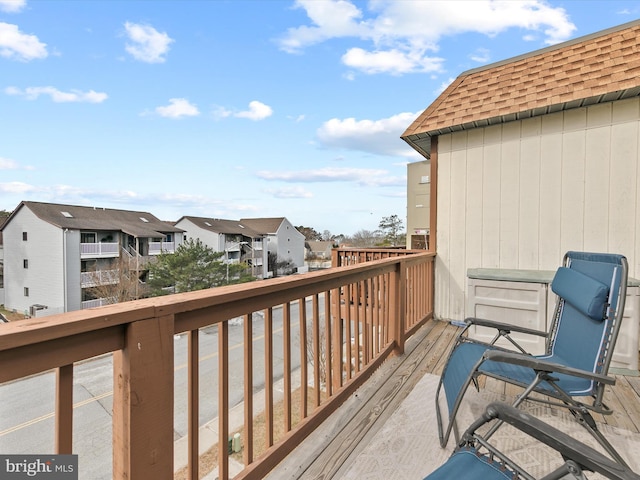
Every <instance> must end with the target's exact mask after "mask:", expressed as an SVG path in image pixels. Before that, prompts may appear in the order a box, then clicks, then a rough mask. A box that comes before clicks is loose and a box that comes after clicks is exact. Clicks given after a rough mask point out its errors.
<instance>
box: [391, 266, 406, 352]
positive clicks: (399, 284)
mask: <svg viewBox="0 0 640 480" xmlns="http://www.w3.org/2000/svg"><path fill="white" fill-rule="evenodd" d="M406 301H407V266H406V263H405V262H403V261H400V262H398V263H397V264H396V270H395V272H394V273H393V274H392V275H391V305H390V307H391V308H390V312H391V314H392V318H391V335H392V336H393V338H392V340H393V341H394V343H395V347H394V349H393V352H394V353H395V354H396V355H402V354H404V340H405V334H404V332H405V323H406V313H407V308H406Z"/></svg>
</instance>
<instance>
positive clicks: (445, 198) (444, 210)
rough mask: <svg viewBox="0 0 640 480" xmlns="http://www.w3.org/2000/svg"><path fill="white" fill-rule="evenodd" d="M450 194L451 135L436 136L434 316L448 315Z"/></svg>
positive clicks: (446, 316)
mask: <svg viewBox="0 0 640 480" xmlns="http://www.w3.org/2000/svg"><path fill="white" fill-rule="evenodd" d="M450 195H451V135H442V136H441V137H438V197H437V202H438V220H437V221H438V226H437V229H436V235H437V236H438V238H437V244H438V255H436V270H435V284H436V288H435V292H436V293H435V298H434V316H435V317H436V318H444V319H448V318H450V316H449V258H450V254H449V225H450V218H451V212H450V208H451V207H450V205H451V201H450Z"/></svg>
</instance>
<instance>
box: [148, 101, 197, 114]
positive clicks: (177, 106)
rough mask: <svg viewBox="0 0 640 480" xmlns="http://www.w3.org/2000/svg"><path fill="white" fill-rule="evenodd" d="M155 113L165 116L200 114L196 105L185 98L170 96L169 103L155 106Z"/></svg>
mask: <svg viewBox="0 0 640 480" xmlns="http://www.w3.org/2000/svg"><path fill="white" fill-rule="evenodd" d="M155 111H156V113H157V114H158V115H160V116H161V117H165V118H182V117H197V116H198V115H200V111H199V110H198V107H197V106H195V105H194V104H192V103H190V102H189V100H187V99H186V98H170V99H169V105H167V106H164V107H156V110H155Z"/></svg>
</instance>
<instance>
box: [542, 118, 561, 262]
mask: <svg viewBox="0 0 640 480" xmlns="http://www.w3.org/2000/svg"><path fill="white" fill-rule="evenodd" d="M540 150H541V158H540V192H541V195H540V212H541V215H540V233H539V235H540V246H539V249H540V262H539V263H540V264H539V268H542V269H555V268H557V266H558V264H559V262H560V261H561V260H562V255H564V252H561V250H560V221H561V220H560V202H561V198H562V113H555V114H552V115H547V116H544V117H543V118H542V138H541V142H540Z"/></svg>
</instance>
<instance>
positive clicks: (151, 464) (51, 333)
mask: <svg viewBox="0 0 640 480" xmlns="http://www.w3.org/2000/svg"><path fill="white" fill-rule="evenodd" d="M432 286H433V255H432V254H429V253H419V254H410V255H408V254H405V255H401V256H393V257H391V258H386V259H381V260H375V261H367V262H365V263H360V264H355V265H349V266H345V267H340V268H332V269H329V270H325V271H320V272H312V273H308V274H304V275H296V276H292V277H284V278H276V279H271V280H267V281H260V282H254V283H250V284H244V285H232V286H226V287H219V288H216V289H211V290H203V291H198V292H190V293H183V294H176V295H168V296H165V297H157V298H152V299H146V300H138V301H133V302H127V303H121V304H116V305H109V306H104V307H100V308H96V309H91V310H82V311H76V312H70V313H67V314H63V315H56V316H52V317H47V318H45V319H32V320H24V321H19V322H12V323H10V324H6V325H0V365H2V368H1V369H0V383H2V382H8V381H12V380H16V379H22V378H25V377H27V376H30V375H33V374H37V373H40V372H45V371H48V370H51V369H55V371H56V379H57V380H56V389H55V397H56V398H55V400H56V401H55V405H56V406H55V427H54V428H55V452H54V453H74V452H73V451H72V450H73V449H72V445H73V436H72V432H73V422H74V412H73V405H74V401H73V383H74V382H73V380H74V363H76V362H80V361H82V360H85V359H89V358H92V357H96V356H99V355H102V354H107V353H112V354H113V384H114V385H113V417H112V418H113V420H112V422H113V424H112V431H113V433H112V442H113V450H112V457H113V461H112V464H113V472H112V476H113V478H118V479H120V478H127V479H148V478H154V479H170V478H173V476H174V461H173V458H174V456H173V453H174V399H175V393H174V388H175V386H174V369H175V360H174V335H176V334H183V333H184V334H186V335H187V337H188V352H187V364H188V366H187V369H188V398H187V404H188V405H187V411H188V435H187V438H188V442H187V443H188V467H187V468H188V472H187V478H190V479H196V478H199V475H200V472H199V461H198V459H199V454H198V452H199V447H200V445H199V435H198V431H199V428H200V422H199V416H200V405H199V402H200V394H199V393H200V390H201V389H200V378H201V376H200V373H199V364H200V361H201V356H202V355H205V354H207V353H208V352H201V351H200V350H201V349H200V346H201V342H200V341H199V335H200V331H201V329H202V328H204V327H209V329H210V326H214V328H215V329H216V330H217V337H218V348H217V378H218V388H217V391H218V394H217V396H218V398H217V407H218V408H217V411H218V412H219V413H218V443H217V445H218V447H217V450H218V452H217V463H218V468H219V471H218V475H219V478H220V479H227V478H229V475H230V474H229V453H228V442H227V440H228V439H229V437H230V434H231V433H233V432H231V431H230V423H229V411H230V407H231V405H230V402H229V392H230V389H231V388H232V387H231V386H230V375H229V371H230V346H229V324H230V320H233V319H235V318H237V317H241V318H243V320H244V321H243V340H244V341H243V343H242V348H243V350H244V355H243V356H244V360H243V367H242V369H241V370H240V371H243V374H242V377H243V381H242V383H243V386H242V388H243V389H244V392H243V397H244V398H243V408H244V422H243V425H242V444H243V449H242V450H243V452H242V455H243V457H242V462H243V463H244V465H245V468H244V470H242V472H241V473H239V474H238V475H237V476H236V477H235V478H239V479H258V478H262V477H263V476H264V475H265V474H266V473H267V472H268V471H270V470H271V469H272V468H273V467H274V466H275V465H277V463H279V462H280V461H281V460H282V459H283V458H284V457H285V456H286V455H287V454H288V453H289V452H291V451H292V450H293V449H294V448H295V446H296V445H298V444H299V442H300V441H301V440H302V439H303V438H305V437H306V436H307V435H309V434H310V433H311V432H312V431H313V430H314V429H315V428H316V427H317V426H318V425H319V424H320V423H321V422H323V421H324V420H325V419H326V418H327V417H328V416H329V415H330V414H331V412H333V411H334V410H335V409H336V408H337V407H338V406H339V405H340V404H341V403H342V402H344V400H346V399H347V398H348V397H349V396H350V395H351V394H352V393H353V392H354V391H355V390H356V389H357V388H358V387H359V386H360V385H362V384H363V383H364V382H365V381H366V379H367V378H368V377H369V376H370V375H371V373H372V372H373V371H374V370H375V369H376V368H377V367H378V366H379V365H380V364H381V363H382V362H383V361H384V360H385V358H387V357H388V356H389V355H391V354H393V353H394V352H395V353H397V354H400V353H402V352H403V348H404V341H405V338H406V337H407V336H408V335H410V334H411V333H412V332H413V331H414V330H415V329H416V328H417V327H418V326H419V325H421V324H422V323H424V322H425V321H427V320H428V319H430V318H431V316H432V312H433V296H432V294H431V290H432ZM276 311H277V314H278V319H280V314H281V321H282V341H281V342H276V341H274V338H275V329H274V320H275V316H276V315H275V312H276ZM296 311H297V312H298V313H297V315H296V314H294V312H296ZM258 327H259V328H260V329H261V328H264V333H263V334H258V332H257V330H258V329H259V328H258ZM295 328H299V332H300V333H299V339H298V340H299V341H294V338H293V335H292V332H293V331H294V329H295ZM254 330H255V331H254ZM258 340H260V341H262V342H263V345H264V354H263V355H264V357H263V359H262V363H263V365H264V367H263V370H264V371H259V372H258V371H256V370H255V367H254V365H256V364H259V363H260V362H258V361H257V360H258V356H257V355H256V353H257V352H256V351H254V344H255V343H256V342H257V341H258ZM294 343H296V344H297V346H296V347H295V348H294V347H292V344H294ZM277 358H282V363H283V365H282V367H283V368H282V371H283V377H282V381H283V384H284V393H283V398H282V402H281V403H279V402H277V401H275V400H274V385H275V384H276V381H277V380H278V379H277V378H276V374H275V373H274V364H275V363H276V359H277ZM294 358H297V359H301V361H300V362H299V363H300V367H299V368H298V367H294V363H295V362H294V361H293V360H294ZM234 370H235V371H236V372H237V371H238V366H236V365H234ZM294 373H295V374H296V375H294ZM258 374H260V375H261V376H262V375H263V376H264V393H263V394H261V395H264V411H263V412H261V411H259V410H260V409H258V408H257V407H254V403H257V402H254V399H255V398H256V397H255V394H254V392H255V390H258V389H259V388H258V387H259V386H260V385H257V380H256V378H257V377H258ZM298 377H299V381H296V380H294V378H298ZM296 398H297V399H298V400H295V401H296V405H294V399H296ZM260 400H262V398H261V399H260ZM208 401H211V402H213V401H214V399H208ZM280 407H281V411H282V412H283V413H282V415H280V416H277V415H275V413H274V412H275V411H276V410H278V409H279V408H280ZM294 407H298V408H294ZM294 411H299V412H300V413H296V414H294V413H293V412H294ZM259 415H262V417H263V418H264V424H265V427H264V433H262V434H260V437H258V434H257V417H258V416H259ZM276 418H281V420H279V422H282V424H281V425H278V424H277V422H276ZM278 429H280V430H283V432H284V433H282V434H280V435H279V434H278V433H277V430H278ZM258 443H260V444H262V443H264V444H265V447H266V450H265V451H264V452H259V451H257V448H256V445H257V444H258ZM23 453H43V452H23ZM80 464H81V465H82V462H80ZM81 478H82V475H81Z"/></svg>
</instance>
